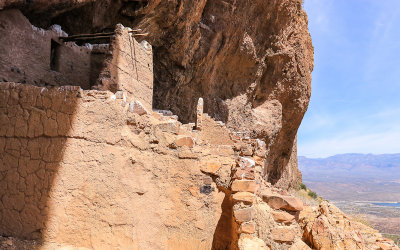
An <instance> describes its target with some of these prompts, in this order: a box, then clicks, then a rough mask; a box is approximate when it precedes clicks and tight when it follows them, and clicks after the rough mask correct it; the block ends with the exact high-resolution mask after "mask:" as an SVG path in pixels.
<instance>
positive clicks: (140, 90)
mask: <svg viewBox="0 0 400 250" xmlns="http://www.w3.org/2000/svg"><path fill="white" fill-rule="evenodd" d="M133 34H134V33H133V32H132V29H130V28H126V27H124V26H122V25H117V27H116V30H115V37H114V39H113V40H112V41H111V52H110V54H111V56H108V59H107V60H106V67H105V68H104V70H103V71H102V72H101V74H100V77H99V80H98V86H96V88H97V89H100V90H111V91H113V92H115V91H117V90H122V91H124V92H125V93H126V94H127V96H128V97H131V98H134V99H136V100H138V101H140V102H141V103H142V104H143V105H145V107H146V108H148V109H149V110H151V109H152V107H153V53H152V48H151V45H150V44H149V43H147V42H146V41H143V42H141V43H138V42H137V40H136V39H135V38H134V35H133Z"/></svg>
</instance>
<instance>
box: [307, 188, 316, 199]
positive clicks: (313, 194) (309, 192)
mask: <svg viewBox="0 0 400 250" xmlns="http://www.w3.org/2000/svg"><path fill="white" fill-rule="evenodd" d="M308 195H309V196H310V197H311V198H313V199H317V198H318V195H317V193H316V192H313V191H311V190H310V191H308Z"/></svg>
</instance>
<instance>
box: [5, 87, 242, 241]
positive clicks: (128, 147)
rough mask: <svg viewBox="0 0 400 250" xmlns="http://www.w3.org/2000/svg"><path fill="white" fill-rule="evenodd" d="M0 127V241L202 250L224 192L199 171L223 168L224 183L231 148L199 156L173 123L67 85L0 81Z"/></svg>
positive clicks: (188, 137) (210, 238)
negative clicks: (7, 238)
mask: <svg viewBox="0 0 400 250" xmlns="http://www.w3.org/2000/svg"><path fill="white" fill-rule="evenodd" d="M0 128H1V129H0V185H1V187H0V235H3V236H14V237H18V238H23V239H41V240H44V242H45V243H51V242H56V243H60V244H64V245H71V246H77V247H87V248H95V249H110V248H118V247H120V248H122V249H127V248H129V249H132V248H133V249H135V248H137V249H177V248H179V247H187V248H188V249H189V248H197V247H200V248H202V249H210V248H211V245H212V241H213V235H214V230H215V228H216V225H217V223H218V220H219V218H220V214H221V203H222V200H223V199H224V196H225V194H224V193H223V192H220V191H219V190H218V188H217V186H216V184H215V183H214V182H213V180H212V178H211V177H209V176H208V175H206V174H204V173H203V172H201V170H200V167H201V165H202V164H201V163H204V164H205V163H207V162H219V163H220V162H221V161H222V162H225V163H224V164H225V165H224V166H225V167H224V169H225V168H226V171H225V170H224V171H223V173H224V174H223V175H224V176H225V177H224V178H225V180H228V178H227V176H229V174H230V171H229V170H230V167H231V165H232V164H233V163H234V160H232V158H231V157H230V154H231V153H233V151H232V149H230V151H229V150H225V151H218V150H216V149H210V150H203V148H202V147H203V146H204V145H205V144H204V143H200V141H201V137H200V135H195V134H193V132H191V130H186V129H184V127H183V126H181V124H180V123H179V122H178V121H176V120H175V119H173V118H169V117H164V116H162V115H160V114H158V113H148V114H145V115H142V116H140V115H138V114H136V113H132V112H131V109H130V105H129V103H127V102H125V101H124V99H122V98H121V97H117V99H115V95H113V93H112V92H109V91H96V90H88V91H82V90H80V89H79V88H76V87H60V88H50V89H47V88H41V87H35V86H30V85H26V84H14V83H0ZM195 136H198V139H195V138H194V137H195ZM195 141H197V142H196V143H193V142H195ZM190 142H192V143H190ZM214 148H217V147H216V146H215V147H214ZM219 154H220V155H219Z"/></svg>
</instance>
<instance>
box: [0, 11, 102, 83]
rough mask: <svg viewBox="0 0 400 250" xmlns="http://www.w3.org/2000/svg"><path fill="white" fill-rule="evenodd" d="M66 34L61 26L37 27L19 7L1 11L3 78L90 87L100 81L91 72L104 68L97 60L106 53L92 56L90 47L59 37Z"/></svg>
mask: <svg viewBox="0 0 400 250" xmlns="http://www.w3.org/2000/svg"><path fill="white" fill-rule="evenodd" d="M65 35H66V34H65V33H64V32H63V31H62V30H61V29H60V28H59V26H58V27H57V26H53V27H51V28H50V29H49V30H43V29H39V28H36V27H34V26H33V25H31V24H30V22H29V20H28V19H27V18H26V17H25V16H24V15H22V14H21V12H20V11H19V10H5V11H0V44H1V46H0V81H1V82H20V83H27V84H32V85H36V86H63V85H75V86H81V87H82V88H83V89H90V87H91V85H93V84H94V83H95V82H96V80H97V76H96V77H93V76H91V75H93V74H96V72H97V75H98V74H99V72H100V70H101V68H102V67H103V65H102V64H98V63H96V60H97V61H98V58H99V55H101V54H102V55H103V56H102V58H104V52H102V51H101V50H98V51H97V52H96V53H94V54H93V55H92V49H93V47H91V46H89V47H87V46H77V45H76V44H75V43H73V42H67V43H62V42H61V41H59V39H58V37H60V36H65ZM52 40H53V41H54V42H53V50H52ZM52 51H53V52H52ZM52 58H53V59H52ZM103 60H104V59H103ZM51 65H52V66H51ZM99 67H100V68H99Z"/></svg>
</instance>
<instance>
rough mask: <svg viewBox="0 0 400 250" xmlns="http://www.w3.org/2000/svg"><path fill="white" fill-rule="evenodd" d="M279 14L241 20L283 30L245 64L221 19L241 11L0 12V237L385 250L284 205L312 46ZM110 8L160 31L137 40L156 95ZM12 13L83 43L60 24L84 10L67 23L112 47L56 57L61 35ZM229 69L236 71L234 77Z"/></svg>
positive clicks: (365, 235)
mask: <svg viewBox="0 0 400 250" xmlns="http://www.w3.org/2000/svg"><path fill="white" fill-rule="evenodd" d="M167 2H168V3H167ZM267 2H268V3H267ZM278 2H279V4H275V3H273V2H270V1H254V3H253V4H251V5H250V6H251V8H250V9H251V13H253V12H254V13H256V12H257V11H259V12H262V13H264V12H263V11H265V9H266V10H268V11H270V13H269V14H271V15H269V16H268V17H266V19H267V20H268V22H267V24H266V25H267V26H268V25H270V24H271V23H276V22H277V23H279V24H280V22H279V21H278V20H281V19H283V21H282V22H283V23H284V25H283V26H285V25H286V26H285V27H289V28H288V29H287V30H286V29H285V31H283V34H284V37H286V38H285V39H286V40H285V39H283V40H284V41H283V42H282V43H280V42H279V41H277V40H276V39H278V38H279V37H281V38H282V36H276V37H275V36H274V35H273V34H279V35H282V34H281V30H280V29H277V31H273V30H272V31H270V33H271V36H270V37H269V36H268V39H267V40H265V41H266V44H268V46H271V49H269V50H267V51H262V50H258V49H256V48H259V46H261V45H255V44H257V43H261V42H260V39H261V38H262V37H258V36H257V37H256V38H257V39H256V38H255V39H254V40H253V39H252V38H251V36H252V35H254V34H253V33H246V35H243V36H234V34H235V32H236V31H235V29H231V28H232V26H230V25H231V24H229V23H228V22H227V20H226V19H224V18H223V17H224V16H221V15H222V14H221V13H222V12H221V8H222V7H221V6H223V8H222V9H223V10H229V11H231V12H229V11H228V12H229V13H231V15H232V16H234V17H235V18H237V17H240V16H241V15H244V13H245V11H244V10H243V8H244V7H245V5H244V4H243V3H244V2H240V3H236V4H237V6H236V7H235V6H234V5H235V3H232V5H230V4H228V3H226V2H225V1H223V2H218V3H217V2H216V1H199V2H196V3H194V2H192V4H191V5H187V4H188V1H180V4H173V1H154V2H153V1H149V2H148V1H133V2H132V1H127V2H126V1H122V2H120V1H114V2H108V1H106V0H104V1H90V3H87V2H86V0H83V1H79V3H78V2H76V1H73V2H71V1H68V0H66V1H53V2H50V1H40V0H38V1H35V0H33V1H32V2H29V3H27V2H26V3H25V1H19V0H9V1H8V2H6V4H4V3H0V8H3V7H7V6H8V7H9V8H10V9H7V10H4V11H0V42H1V45H0V60H2V62H4V63H2V64H1V65H0V236H5V237H16V238H19V239H23V240H27V241H29V240H30V241H32V240H35V241H37V244H38V245H40V246H41V247H42V248H44V249H57V248H62V247H81V248H89V249H291V250H295V249H310V248H316V249H324V248H329V247H331V248H332V249H335V248H342V247H343V246H346V247H347V248H348V249H379V247H380V248H381V249H385V247H386V248H387V249H398V248H396V247H395V246H394V245H393V242H391V241H388V240H387V239H384V238H382V235H380V234H379V233H378V232H376V231H373V230H372V229H369V228H368V227H366V226H362V225H359V224H357V223H354V222H353V221H351V220H350V219H349V218H347V217H346V216H345V215H343V214H341V213H340V211H337V209H336V208H335V207H334V206H333V205H331V204H329V203H323V204H321V205H320V206H319V207H310V206H307V205H306V204H303V202H302V201H301V200H300V199H298V198H296V197H294V196H293V195H291V194H290V192H289V191H290V190H293V189H294V187H295V186H296V185H297V184H298V181H299V178H301V175H300V173H299V172H298V170H297V165H296V147H295V145H294V146H293V142H295V134H296V130H297V127H298V125H299V123H300V121H301V117H302V115H303V114H304V112H305V109H306V106H307V103H308V99H307V96H308V97H309V91H310V88H309V85H308V82H309V80H310V72H311V69H312V63H311V62H310V61H309V57H310V56H311V54H310V53H311V52H310V50H311V49H310V46H311V41H310V39H309V36H306V38H304V39H303V38H299V37H298V35H304V34H308V31H307V29H306V26H304V25H305V22H306V21H305V20H306V17H305V13H304V12H303V11H302V9H301V5H300V2H299V1H294V0H293V1H289V0H288V1H286V0H282V1H278ZM38 3H39V4H38ZM60 3H62V4H60ZM1 4H2V5H1ZM25 4H27V6H26V8H22V7H21V6H25ZM40 4H42V5H40ZM52 4H54V5H52ZM59 4H60V5H59ZM75 4H77V5H75ZM107 4H109V5H107ZM169 4H171V6H170V5H169ZM264 4H266V6H264ZM104 5H105V6H107V7H108V8H103V7H104ZM120 5H122V6H123V9H119V12H118V15H128V16H129V15H131V16H135V17H136V16H137V15H139V17H140V14H141V15H145V14H149V13H150V14H151V15H152V16H151V18H150V19H146V18H144V19H140V18H139V17H138V19H137V20H136V21H135V20H130V22H131V23H133V22H138V25H139V26H140V27H142V28H143V27H149V29H150V30H155V31H160V32H158V33H157V35H153V36H151V35H150V37H149V40H152V41H153V42H154V44H156V46H157V48H156V49H155V50H154V51H157V53H158V54H157V55H154V56H155V58H156V59H157V60H158V61H156V62H155V72H154V76H155V81H154V82H155V83H156V84H155V87H154V93H153V61H152V58H153V54H152V53H153V52H152V47H151V46H150V45H149V44H148V43H147V42H145V41H141V42H140V43H139V42H138V41H136V39H135V36H134V31H133V30H132V29H130V28H126V27H124V26H122V25H120V24H116V23H114V22H113V21H116V20H118V21H120V19H119V18H118V15H117V16H116V13H115V12H114V10H115V8H117V7H118V6H119V7H120ZM37 6H41V8H38V9H36V7H37ZM60 6H64V8H67V10H64V11H62V10H60V8H61V9H62V7H60ZM188 6H190V7H188ZM232 6H233V7H235V8H231V7H232ZM11 7H19V8H20V9H23V11H24V12H25V14H26V15H28V17H30V19H32V20H33V21H35V22H36V23H39V24H40V23H47V22H49V20H47V18H49V19H53V18H57V17H56V16H57V15H61V16H62V15H65V18H62V20H60V21H62V22H65V23H66V24H68V23H69V24H70V25H67V26H68V27H67V28H68V29H69V31H74V30H80V31H85V27H87V26H82V25H81V26H79V25H78V24H77V23H76V20H73V19H71V18H70V16H69V15H68V14H71V13H69V12H70V11H72V12H74V11H78V13H79V11H82V10H88V12H87V16H84V15H76V14H77V13H75V14H74V15H73V16H74V17H75V18H77V20H79V21H82V20H81V18H83V19H84V18H87V17H90V18H91V21H92V22H97V23H96V24H93V25H92V26H90V25H89V26H90V27H98V26H104V25H105V24H106V23H108V22H111V24H112V30H113V31H112V32H109V33H112V34H111V35H110V36H109V38H107V39H105V40H104V39H101V40H100V43H98V44H85V45H84V44H81V43H79V44H76V43H74V42H67V41H64V40H66V39H65V37H67V34H65V33H64V32H63V31H62V30H61V29H60V28H59V27H58V26H52V28H50V29H48V30H42V29H39V28H35V27H34V26H32V25H30V24H29V22H28V20H27V19H26V18H25V17H23V15H22V14H21V13H20V12H19V11H18V10H15V9H12V8H11ZM90 7H93V9H92V8H90ZM100 7H101V8H100ZM166 7H168V8H169V7H171V8H172V9H173V10H176V11H178V14H179V15H176V16H173V15H166V14H165V11H166V9H165V8H166ZM213 7H216V8H213ZM262 7H266V8H262ZM49 8H50V9H52V10H54V13H53V12H52V13H51V14H50V13H49V16H48V17H43V16H40V15H37V14H38V13H41V11H42V10H49ZM80 8H82V9H80ZM149 8H150V9H149ZM196 8H197V9H196ZM236 8H237V9H238V10H240V11H236ZM155 9H156V10H159V11H160V12H151V11H152V10H155ZM89 10H90V11H89ZM95 10H97V11H100V10H101V11H110V14H109V15H104V16H103V15H101V17H99V16H97V15H96V13H97V12H96V11H95ZM195 10H197V12H196V11H195ZM198 10H204V13H203V14H204V17H200V16H201V15H199V13H198ZM59 11H60V12H59ZM213 11H216V13H214V14H215V15H213ZM193 13H197V15H196V16H195V19H196V20H197V21H199V20H200V19H202V22H200V24H199V25H200V26H199V27H201V28H199V27H197V28H196V25H194V24H193V23H192V22H190V23H191V24H193V25H188V24H187V23H185V22H184V21H183V23H181V22H182V20H185V19H180V21H179V22H177V24H176V25H177V27H179V28H180V29H178V30H179V31H180V32H181V31H182V34H181V36H176V37H174V36H171V34H175V35H176V34H177V33H176V32H177V31H176V30H174V31H171V30H170V28H169V26H168V25H169V24H170V22H171V20H175V18H176V17H184V16H187V15H191V14H193ZM254 13H253V14H254ZM285 13H286V14H287V15H285ZM162 14H165V15H164V19H161V20H160V19H159V18H160V15H161V16H162ZM213 16H214V17H213ZM218 17H219V18H221V19H222V20H223V21H222V22H221V26H218V25H216V24H215V23H216V22H215V20H214V19H215V18H218ZM288 17H296V18H294V19H293V21H289V20H286V19H285V18H288ZM90 18H89V19H90ZM101 18H109V20H108V19H107V20H106V21H105V20H102V21H99V19H100V20H101ZM149 20H150V21H149ZM196 20H195V21H196ZM235 20H237V19H235ZM86 21H87V20H86ZM162 21H164V22H165V23H163V22H162ZM197 21H196V22H197ZM122 22H123V23H125V24H126V23H127V20H126V19H124V18H122ZM196 22H194V23H196ZM50 23H51V20H50ZM71 23H72V24H71ZM82 23H85V22H83V21H82ZM85 24H87V23H85ZM182 24H185V25H183V26H182ZM240 24H241V25H244V24H243V23H240ZM146 25H148V26H146ZM162 27H164V29H162ZM210 27H211V28H210ZM229 27H230V29H228V30H229V32H228V34H225V35H224V34H222V33H221V30H222V29H224V28H229ZM268 27H270V26H268ZM271 27H273V26H271ZM294 27H300V28H299V30H296V29H295V28H294ZM158 28H160V29H158ZM256 28H257V29H262V28H265V27H264V26H262V27H258V26H257V27H256ZM213 29H214V30H213ZM269 29H270V28H268V30H269ZM238 30H240V29H238ZM86 31H87V30H86ZM90 31H94V30H90ZM192 31H193V32H192ZM240 32H242V31H241V30H240ZM296 32H297V33H296ZM154 33H156V32H154ZM178 33H179V32H178ZM214 33H215V34H216V35H215V34H214ZM104 34H105V33H104ZM188 34H191V36H189V35H188ZM169 36H171V37H169ZM200 36H203V37H206V38H205V39H200V38H199V37H200ZM168 37H169V38H171V39H165V40H163V39H162V38H168ZM172 37H173V39H172ZM196 37H197V38H196ZM277 37H278V38H277ZM185 39H188V40H190V41H191V43H190V44H186V45H187V46H186V45H185V46H184V45H182V41H184V40H185ZM191 39H195V40H194V41H193V40H191ZM196 39H198V40H196ZM13 40H16V43H15V45H11V44H10V42H11V41H13ZM261 40H262V39H261ZM278 40H279V39H278ZM24 41H25V42H24ZM107 41H108V42H107ZM262 41H264V40H262ZM105 42H106V43H105ZM174 42H176V44H174ZM296 42H298V43H296ZM165 43H166V44H167V45H171V48H169V49H166V44H165ZM282 44H283V45H282ZM176 46H177V47H176ZM291 46H293V47H291ZM167 47H168V46H167ZM177 48H180V50H181V51H178V49H177ZM236 49H238V50H236ZM272 49H275V50H276V51H275V52H274V51H273V50H272ZM173 52H177V53H176V54H175V55H171V54H173ZM263 53H265V54H263ZM163 56H165V58H163ZM227 58H228V59H229V60H226V61H227V62H228V61H229V62H228V63H227V64H228V65H227V66H225V68H224V67H222V65H223V64H222V63H221V62H222V61H224V60H225V59H227ZM307 58H308V59H307ZM208 60H210V61H211V64H209V63H208V62H207V61H208ZM204 65H205V66H204ZM214 65H215V69H214ZM238 65H245V66H246V67H244V68H241V71H238V72H236V73H232V71H231V70H235V68H236V66H238ZM256 65H258V66H256ZM163 69H164V70H163ZM195 69H196V70H198V71H196V70H195ZM282 74H283V75H285V76H284V77H281V75H282ZM203 75H204V76H203ZM210 75H211V78H208V77H209V76H210ZM199 76H203V78H201V77H200V78H199V79H197V78H196V77H199ZM254 77H255V78H254ZM222 79H225V80H224V81H227V80H229V79H230V80H232V79H234V80H235V81H234V82H233V83H232V84H231V85H229V86H227V85H223V84H222V83H223V82H224V81H223V80H222ZM169 80H170V82H168V81H169ZM205 80H207V81H205ZM218 80H221V82H218ZM275 80H276V82H275ZM199 81H205V82H204V84H199V85H195V83H199ZM241 81H242V82H241ZM269 81H274V82H273V83H269ZM207 83H211V86H212V87H213V88H211V87H210V86H209V85H207ZM239 83H240V84H239ZM253 83H254V84H253ZM297 83H299V84H297ZM174 84H175V85H174ZM241 84H242V85H241ZM274 84H276V85H274ZM291 84H293V85H295V86H294V87H293V86H291ZM243 86H245V88H244V87H243ZM219 87H221V89H218V88H219ZM289 87H290V88H289ZM292 87H293V88H292ZM287 88H289V89H287ZM228 89H229V91H227V90H228ZM219 91H221V92H219ZM224 91H225V92H226V96H225V97H224V96H223V95H224V94H223V92H224ZM153 96H154V98H153ZM198 97H204V100H203V98H198ZM163 98H164V99H163ZM153 99H154V103H153ZM167 102H170V103H171V106H170V107H168V105H167ZM196 105H197V106H196ZM154 107H155V108H164V109H165V110H156V109H153V108H154ZM179 107H180V109H179ZM169 108H171V109H172V110H174V111H175V113H177V114H179V115H180V116H179V117H178V116H176V115H173V113H172V112H171V111H169V110H166V109H169ZM178 109H179V110H178ZM204 112H209V113H210V115H209V114H207V113H204ZM226 114H229V116H224V115H226ZM213 117H214V118H213ZM178 118H179V119H178ZM215 118H220V119H215ZM247 118H248V120H246V119H247ZM217 120H221V121H217ZM189 121H190V122H189ZM335 225H340V231H337V230H334V227H335ZM0 240H1V238H0ZM3 246H4V247H7V246H5V245H1V247H3Z"/></svg>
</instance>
